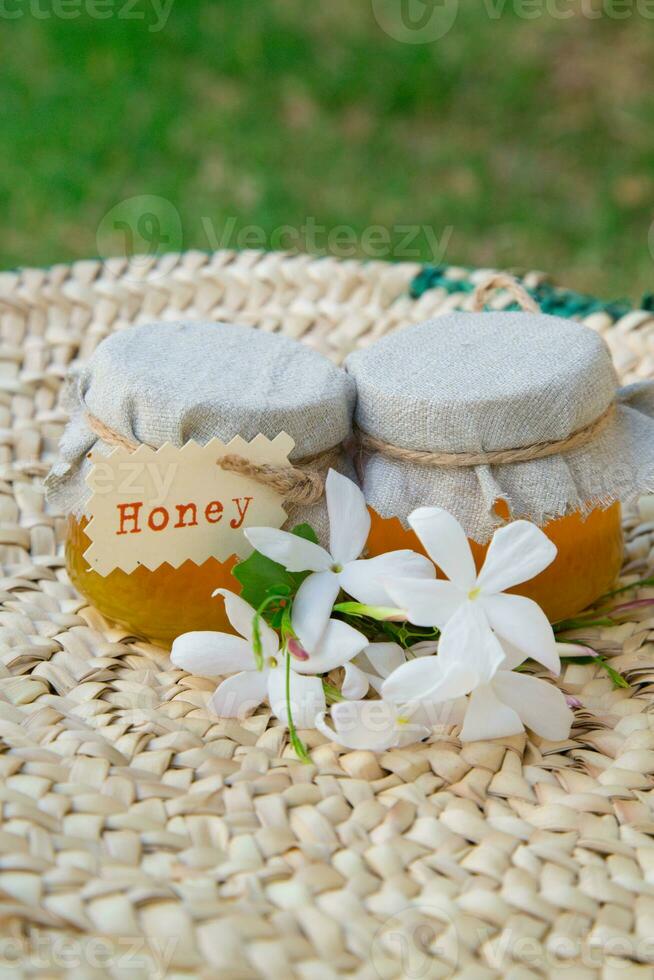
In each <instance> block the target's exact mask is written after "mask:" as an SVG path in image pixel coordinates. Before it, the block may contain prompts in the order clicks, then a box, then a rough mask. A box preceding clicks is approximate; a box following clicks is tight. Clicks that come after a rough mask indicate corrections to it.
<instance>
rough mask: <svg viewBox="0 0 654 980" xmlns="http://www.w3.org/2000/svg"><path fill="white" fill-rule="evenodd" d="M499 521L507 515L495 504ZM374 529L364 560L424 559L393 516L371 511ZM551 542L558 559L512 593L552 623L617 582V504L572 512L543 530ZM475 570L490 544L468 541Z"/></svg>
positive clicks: (412, 537) (619, 556)
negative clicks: (397, 554) (395, 554)
mask: <svg viewBox="0 0 654 980" xmlns="http://www.w3.org/2000/svg"><path fill="white" fill-rule="evenodd" d="M496 511H497V513H498V514H499V516H501V517H503V518H504V519H505V520H506V519H508V517H509V515H508V512H507V508H506V505H505V504H504V503H503V501H499V502H498V504H497V506H496ZM370 513H371V516H372V526H371V529H370V536H369V538H368V555H369V556H370V557H374V556H376V555H381V554H384V553H385V552H387V551H394V550H396V549H399V548H410V549H412V550H413V551H419V552H421V553H422V554H425V551H424V548H423V547H422V545H421V544H420V541H419V540H418V538H417V536H416V535H415V534H414V533H413V531H412V530H411V529H410V528H409V529H408V530H405V529H404V528H403V526H402V524H401V523H400V521H399V519H398V518H397V517H392V518H382V517H380V516H379V515H378V514H377V513H376V512H375V511H374V510H372V509H370ZM543 531H544V532H545V534H546V535H547V536H548V538H549V539H550V540H551V541H553V542H554V544H555V545H556V547H557V549H558V554H557V556H556V558H555V559H554V561H553V562H552V564H551V565H550V566H549V568H546V569H545V571H543V572H541V573H540V575H537V576H536V577H535V578H533V579H531V580H530V581H529V582H525V583H524V584H523V585H519V586H517V587H516V588H514V589H511V590H510V591H511V592H515V593H517V594H518V595H524V596H528V597H529V598H530V599H534V600H535V601H536V602H537V603H538V605H539V606H541V608H542V609H543V610H544V611H545V613H546V615H547V617H548V619H549V620H550V622H552V623H555V622H557V621H559V620H562V619H568V618H570V617H572V616H575V615H576V614H578V613H579V612H581V611H582V610H583V609H585V608H586V607H587V606H589V605H591V604H592V603H593V602H595V601H596V600H597V599H598V598H599V597H600V596H601V595H603V594H604V593H605V592H607V591H608V590H609V589H610V588H611V586H612V585H613V583H614V582H615V580H616V578H617V576H618V574H619V572H620V567H621V564H622V556H623V538H622V522H621V508H620V504H619V503H615V504H613V505H612V506H610V507H608V508H606V509H605V510H604V509H599V508H598V509H595V510H592V511H591V512H590V514H588V516H586V517H584V516H583V515H582V514H580V513H573V514H570V515H568V516H566V517H559V518H556V519H555V520H552V521H550V522H549V523H548V524H546V525H545V526H544V527H543ZM470 545H471V547H472V552H473V554H474V556H475V562H476V565H477V569H479V568H481V566H482V564H483V562H484V558H485V556H486V552H487V550H488V544H484V545H480V544H478V543H477V542H476V541H470Z"/></svg>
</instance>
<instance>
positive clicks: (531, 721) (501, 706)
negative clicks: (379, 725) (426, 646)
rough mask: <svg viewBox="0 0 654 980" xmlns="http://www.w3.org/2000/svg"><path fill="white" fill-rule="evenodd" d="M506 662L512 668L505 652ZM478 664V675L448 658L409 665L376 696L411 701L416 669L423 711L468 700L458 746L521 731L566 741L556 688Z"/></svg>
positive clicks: (566, 717)
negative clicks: (412, 669) (527, 729)
mask: <svg viewBox="0 0 654 980" xmlns="http://www.w3.org/2000/svg"><path fill="white" fill-rule="evenodd" d="M506 662H507V665H510V664H512V663H513V659H512V653H511V651H510V652H509V654H508V657H507V661H506ZM480 663H481V669H480V670H475V669H474V668H472V667H471V666H470V665H469V664H468V663H465V662H462V661H459V662H456V661H455V660H453V659H452V658H448V659H446V660H441V657H440V655H439V656H438V657H431V658H428V659H427V660H420V661H411V662H410V663H407V664H405V665H403V666H401V667H399V668H398V669H397V670H396V671H395V672H394V673H393V674H391V676H390V677H388V678H387V680H386V681H384V684H383V686H382V696H383V697H384V698H385V699H387V700H389V701H391V702H393V703H396V704H404V703H405V702H407V701H412V700H413V699H414V698H415V695H416V687H417V680H418V678H417V675H416V673H415V672H412V671H411V670H409V668H412V667H413V666H414V664H417V665H419V667H420V675H421V680H422V682H423V689H422V694H421V696H420V705H421V706H422V707H423V708H424V707H425V706H426V705H427V704H447V703H448V702H451V701H453V700H455V699H458V698H460V697H461V696H462V695H469V698H468V703H467V708H466V711H465V717H464V720H463V728H462V730H461V741H463V742H476V741H481V740H485V739H493V738H501V737H506V736H509V735H517V734H518V733H520V732H523V731H524V730H525V727H527V728H530V729H531V730H532V731H533V732H535V733H536V734H537V735H540V736H542V737H543V738H546V739H548V740H550V741H555V742H556V741H561V740H563V739H565V738H567V737H568V735H569V734H570V728H571V725H572V720H573V717H574V716H573V714H572V711H571V710H570V708H569V707H568V704H567V701H566V698H565V695H564V694H562V693H561V691H559V689H558V688H556V687H555V686H554V685H553V684H551V683H549V682H548V681H545V680H540V679H539V678H537V677H532V676H530V675H529V674H523V673H516V672H514V671H512V670H510V669H502V670H498V671H494V670H492V669H491V670H488V669H487V665H485V664H484V663H483V661H480Z"/></svg>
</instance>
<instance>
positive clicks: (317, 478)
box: [85, 411, 341, 505]
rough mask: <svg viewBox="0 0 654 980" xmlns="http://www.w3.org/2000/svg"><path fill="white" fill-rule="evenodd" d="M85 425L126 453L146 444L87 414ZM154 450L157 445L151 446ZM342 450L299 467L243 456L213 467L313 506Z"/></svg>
mask: <svg viewBox="0 0 654 980" xmlns="http://www.w3.org/2000/svg"><path fill="white" fill-rule="evenodd" d="M85 417H86V422H87V424H88V426H89V428H90V429H91V431H92V432H94V433H95V435H96V436H98V438H99V439H101V440H102V441H103V442H106V443H107V445H108V446H117V447H119V448H121V449H126V450H127V451H128V452H131V453H133V452H135V451H136V450H137V449H139V448H140V447H141V446H142V445H148V444H147V443H141V442H136V441H135V440H133V439H129V438H128V437H127V436H123V435H121V434H120V432H116V430H115V429H112V428H111V427H110V426H108V425H105V423H104V422H102V421H101V420H100V419H99V418H97V417H96V416H95V415H93V414H92V413H91V412H89V411H87V412H86V413H85ZM150 448H151V449H156V448H157V447H156V446H150ZM340 452H341V447H340V446H333V447H332V448H331V449H327V450H325V451H324V452H322V453H316V454H315V455H314V456H305V457H304V458H303V459H301V460H298V461H297V464H298V465H295V466H293V465H289V466H276V465H274V464H272V463H253V462H252V461H251V460H249V459H245V457H244V456H239V455H237V454H236V453H229V454H228V455H226V456H223V457H222V458H220V459H217V460H216V465H217V466H219V467H220V468H221V469H223V470H226V471H228V472H230V473H238V474H239V475H241V476H246V477H248V478H249V479H251V480H254V481H255V482H256V483H260V484H261V485H262V486H266V487H270V488H271V489H272V490H275V491H276V492H277V493H278V494H280V496H282V497H283V498H284V500H286V501H287V503H292V504H305V505H306V504H315V503H317V502H318V501H319V500H320V498H321V497H322V496H323V494H324V492H325V474H326V471H327V470H328V469H329V467H330V465H331V463H333V462H335V461H336V459H337V457H338V456H339V455H340Z"/></svg>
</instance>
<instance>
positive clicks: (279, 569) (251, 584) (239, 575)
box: [232, 524, 318, 625]
mask: <svg viewBox="0 0 654 980" xmlns="http://www.w3.org/2000/svg"><path fill="white" fill-rule="evenodd" d="M291 534H297V536H298V537H299V538H304V539H305V540H307V541H313V543H314V544H317V543H318V538H317V537H316V533H315V531H314V530H313V528H312V527H311V526H310V525H309V524H300V525H299V526H298V527H295V528H293V530H292V531H291ZM308 574H309V572H287V571H286V569H285V568H284V567H283V565H279V564H278V563H277V562H276V561H271V559H270V558H266V557H265V555H262V554H261V553H260V552H258V551H253V552H252V554H251V555H250V557H249V558H246V559H245V561H241V562H239V563H238V565H236V566H235V567H234V569H233V571H232V575H233V576H234V578H235V579H236V580H237V581H238V582H240V584H241V597H242V598H243V599H245V601H246V602H249V603H250V605H251V606H254V608H255V609H259V608H260V606H262V605H263V603H264V602H265V601H266V600H267V599H270V598H271V597H273V596H276V595H278V596H288V597H290V596H293V595H295V593H296V592H297V590H298V589H299V587H300V585H301V584H302V582H303V581H304V579H305V578H306V577H307V575H308ZM278 613H279V609H278V608H275V607H274V605H269V606H267V608H266V620H267V621H268V622H270V623H272V624H273V625H274V624H275V620H276V619H279V616H278Z"/></svg>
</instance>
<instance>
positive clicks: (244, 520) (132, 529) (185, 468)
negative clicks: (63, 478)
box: [84, 432, 295, 575]
mask: <svg viewBox="0 0 654 980" xmlns="http://www.w3.org/2000/svg"><path fill="white" fill-rule="evenodd" d="M294 445H295V443H294V441H293V439H291V437H290V436H288V435H286V433H285V432H282V433H281V434H280V435H278V436H276V438H275V439H273V440H270V439H267V438H266V437H265V436H262V435H258V436H256V437H255V438H254V439H253V440H252V442H246V441H245V440H244V439H242V438H241V437H240V436H237V437H236V438H235V439H232V440H231V442H229V443H227V444H226V443H224V442H222V441H221V440H220V439H212V441H211V442H210V443H208V444H207V445H206V446H199V445H198V444H197V443H195V442H188V443H187V444H186V445H185V446H183V447H182V448H181V449H180V448H178V447H177V446H173V445H171V444H170V443H166V444H165V445H164V446H162V447H161V448H160V449H156V450H155V449H151V448H150V447H149V446H140V447H139V448H138V449H137V450H136V451H135V452H129V451H128V450H126V449H122V448H117V449H114V450H112V452H111V453H110V454H109V455H108V456H103V455H101V454H100V453H93V452H92V453H91V454H90V457H89V458H90V459H91V461H92V463H93V465H92V467H91V469H90V472H89V474H88V476H87V478H86V482H87V484H88V485H89V487H90V488H91V490H92V496H91V499H90V501H89V504H88V508H87V510H88V513H89V514H90V516H91V519H90V521H89V524H88V526H87V528H86V534H87V535H88V537H89V538H90V540H91V542H92V543H91V545H90V546H89V547H88V548H87V550H86V552H85V553H84V557H85V559H86V561H87V562H88V563H89V565H90V566H91V568H92V569H93V570H94V571H96V572H98V574H100V575H108V574H109V572H111V571H113V570H114V569H115V568H120V569H122V570H123V571H124V572H133V571H134V569H135V568H137V567H138V566H139V565H144V566H145V567H146V568H149V569H150V570H151V571H152V570H154V569H155V568H158V567H159V566H160V565H163V563H164V562H168V564H169V565H171V566H172V567H173V568H178V567H179V566H180V565H181V564H183V562H185V561H188V560H189V559H190V560H191V561H193V562H195V563H196V564H197V565H201V564H202V563H203V562H205V561H206V560H207V559H208V558H217V559H218V560H219V561H225V560H226V559H227V558H230V557H231V556H232V555H237V556H238V557H239V558H247V556H248V555H249V554H250V553H251V552H252V547H251V546H250V545H249V544H248V542H247V539H246V537H245V535H244V534H243V530H244V528H246V527H255V526H265V527H281V526H282V524H283V523H284V522H285V521H286V511H285V510H284V507H283V502H284V501H283V498H282V497H281V496H280V495H279V494H278V493H276V491H274V490H272V489H271V488H270V487H267V486H264V485H263V484H261V483H258V482H256V481H255V480H253V479H251V478H248V477H246V476H242V475H240V474H238V473H231V472H229V471H228V470H223V469H221V468H220V467H219V466H218V460H219V459H220V458H221V457H223V456H227V455H237V456H243V457H244V458H245V459H247V460H249V461H250V462H253V463H272V464H275V465H277V466H288V465H289V462H288V455H289V453H290V452H291V450H292V449H293V446H294Z"/></svg>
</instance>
